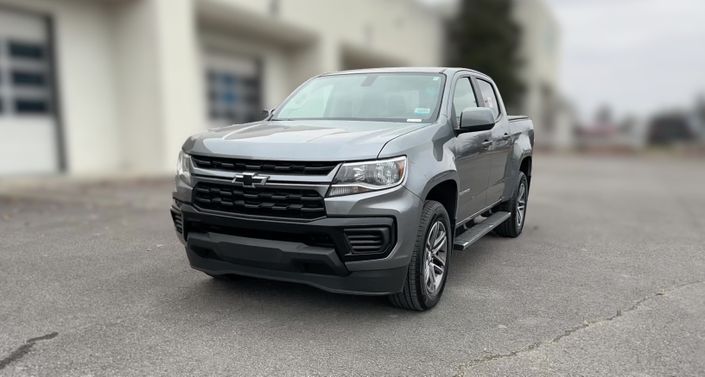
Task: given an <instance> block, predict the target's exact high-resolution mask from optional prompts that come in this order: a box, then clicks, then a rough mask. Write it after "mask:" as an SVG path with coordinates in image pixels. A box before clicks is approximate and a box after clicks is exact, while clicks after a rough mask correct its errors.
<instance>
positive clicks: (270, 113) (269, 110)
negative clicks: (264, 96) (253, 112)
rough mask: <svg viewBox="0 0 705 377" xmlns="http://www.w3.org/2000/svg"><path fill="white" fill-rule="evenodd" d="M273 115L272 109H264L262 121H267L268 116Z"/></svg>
mask: <svg viewBox="0 0 705 377" xmlns="http://www.w3.org/2000/svg"><path fill="white" fill-rule="evenodd" d="M273 113H274V109H264V110H262V113H261V116H262V119H267V118H269V116H270V115H272V114H273Z"/></svg>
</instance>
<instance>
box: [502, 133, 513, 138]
mask: <svg viewBox="0 0 705 377" xmlns="http://www.w3.org/2000/svg"><path fill="white" fill-rule="evenodd" d="M510 137H512V136H511V135H509V134H508V133H505V134H504V136H502V140H508V139H509V138H510Z"/></svg>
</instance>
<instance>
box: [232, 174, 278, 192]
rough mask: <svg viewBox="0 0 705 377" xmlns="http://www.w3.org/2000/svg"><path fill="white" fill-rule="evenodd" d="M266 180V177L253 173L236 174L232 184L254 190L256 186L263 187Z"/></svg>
mask: <svg viewBox="0 0 705 377" xmlns="http://www.w3.org/2000/svg"><path fill="white" fill-rule="evenodd" d="M268 179H269V177H268V176H266V175H259V174H255V173H238V174H235V178H233V183H235V184H240V185H242V186H243V187H250V188H254V187H256V186H261V185H264V184H265V183H267V180H268Z"/></svg>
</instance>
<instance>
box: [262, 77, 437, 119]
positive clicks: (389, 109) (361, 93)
mask: <svg viewBox="0 0 705 377" xmlns="http://www.w3.org/2000/svg"><path fill="white" fill-rule="evenodd" d="M444 82H445V80H444V76H443V75H440V74H424V73H374V74H363V73H360V74H342V75H331V76H323V77H318V78H315V79H313V80H311V81H309V82H308V83H307V84H305V85H304V86H303V87H301V88H300V89H299V90H298V91H297V92H296V93H295V94H294V95H293V96H292V97H291V98H290V99H289V100H288V101H287V102H285V103H284V104H283V105H282V106H281V107H280V108H279V110H278V111H277V112H276V113H275V114H274V119H275V120H290V119H341V120H370V121H394V122H424V121H430V120H432V119H435V117H436V116H437V114H438V108H439V106H440V102H441V96H442V92H443V85H444Z"/></svg>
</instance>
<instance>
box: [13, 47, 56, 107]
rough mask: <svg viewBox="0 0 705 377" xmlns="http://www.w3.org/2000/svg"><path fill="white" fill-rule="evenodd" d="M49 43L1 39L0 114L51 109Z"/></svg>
mask: <svg viewBox="0 0 705 377" xmlns="http://www.w3.org/2000/svg"><path fill="white" fill-rule="evenodd" d="M46 50H47V48H46V45H44V44H42V43H38V42H25V41H19V40H13V39H8V40H0V114H2V116H7V117H11V116H37V115H50V113H51V98H52V93H51V85H50V76H49V72H50V62H49V59H48V56H47V53H46Z"/></svg>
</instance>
